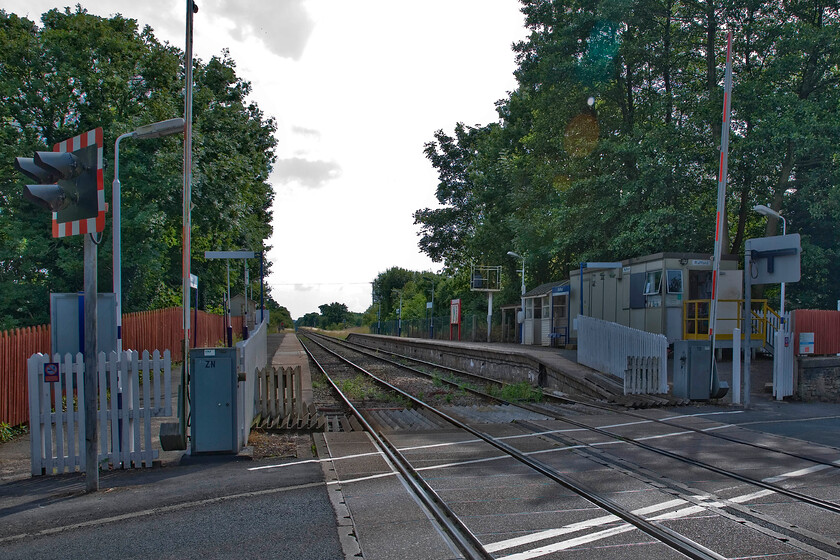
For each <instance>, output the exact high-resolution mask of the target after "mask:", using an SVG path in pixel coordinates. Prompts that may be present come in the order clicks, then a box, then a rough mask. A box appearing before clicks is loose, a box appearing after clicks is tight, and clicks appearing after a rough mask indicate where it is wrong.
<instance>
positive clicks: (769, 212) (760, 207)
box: [753, 204, 787, 324]
mask: <svg viewBox="0 0 840 560" xmlns="http://www.w3.org/2000/svg"><path fill="white" fill-rule="evenodd" d="M753 210H755V211H756V212H758V213H759V214H761V215H762V216H767V217H768V218H776V219H777V220H782V235H783V236H784V235H787V220H785V217H784V216H782V215H781V214H780V213H779V212H776V211H775V210H773V209H772V208H770V207H769V206H765V205H764V204H756V205H755V206H753ZM781 284H782V285H781V290H782V293H781V296H780V298H779V300H780V301H779V315H781V321H782V324H784V323H785V283H784V282H782V283H781Z"/></svg>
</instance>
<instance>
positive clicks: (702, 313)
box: [683, 299, 781, 346]
mask: <svg viewBox="0 0 840 560" xmlns="http://www.w3.org/2000/svg"><path fill="white" fill-rule="evenodd" d="M711 304H712V300H710V299H690V300H686V301H684V302H683V340H706V339H708V338H709V308H710V307H711ZM750 311H751V318H750V322H751V325H752V329H751V330H752V333H751V335H750V340H754V341H761V342H763V343H764V344H765V345H768V346H772V345H773V344H774V340H773V337H774V336H775V333H776V331H777V330H778V329H779V324H780V322H781V321H780V317H779V314H778V313H776V312H775V311H774V310H773V309H771V308H770V307H769V306H768V305H767V300H766V299H754V300H752V304H751V310H750ZM743 324H744V300H743V299H721V300H718V319H717V328H716V329H715V331H716V332H715V340H732V330H733V329H735V328H738V329H741V328H742V327H743ZM744 336H745V333H744V334H742V335H741V339H742V340H743V339H744Z"/></svg>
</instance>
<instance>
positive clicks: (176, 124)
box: [112, 118, 184, 355]
mask: <svg viewBox="0 0 840 560" xmlns="http://www.w3.org/2000/svg"><path fill="white" fill-rule="evenodd" d="M179 132H184V119H182V118H177V119H169V120H166V121H160V122H156V123H153V124H147V125H145V126H141V127H140V128H138V129H137V130H133V131H131V132H126V133H125V134H122V135H120V136H119V137H117V141H116V142H115V143H114V182H113V183H112V194H113V198H112V203H113V205H114V210H113V212H114V214H113V216H112V220H113V226H112V227H113V229H114V233H113V236H114V254H113V261H114V300H115V301H116V305H115V307H116V314H117V355H119V354H120V353H121V352H122V247H121V239H120V227H121V224H120V203H121V198H120V141H121V140H123V139H124V138H137V139H139V140H143V139H146V138H160V137H161V136H169V135H170V134H178V133H179Z"/></svg>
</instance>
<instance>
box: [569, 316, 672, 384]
mask: <svg viewBox="0 0 840 560" xmlns="http://www.w3.org/2000/svg"><path fill="white" fill-rule="evenodd" d="M577 322H578V353H577V357H578V362H580V363H581V364H583V365H585V366H588V367H591V368H592V369H596V370H598V371H601V372H604V373H610V374H612V375H615V376H616V377H619V378H620V379H623V380H625V394H627V391H628V389H630V388H631V387H632V389H630V390H633V391H638V390H639V388H640V387H641V386H643V385H644V386H647V387H650V389H649V391H648V392H649V393H667V392H668V339H667V338H666V337H665V335H662V334H654V333H649V332H645V331H641V330H639V329H632V328H630V327H625V326H624V325H619V324H617V323H611V322H609V321H603V320H601V319H595V318H593V317H587V316H585V315H579V316H578V318H577ZM629 357H642V358H646V357H654V358H658V362H659V363H658V366H659V367H658V375H657V377H658V379H656V380H655V381H651V380H646V381H637V380H632V379H631V380H628V379H627V374H626V372H627V371H628V370H627V363H628V362H627V358H629ZM630 371H637V372H640V374H641V373H642V372H643V373H644V375H645V376H648V377H649V376H650V374H651V372H650V370H649V369H637V370H630Z"/></svg>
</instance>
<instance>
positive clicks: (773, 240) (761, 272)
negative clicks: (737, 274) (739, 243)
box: [744, 233, 802, 285]
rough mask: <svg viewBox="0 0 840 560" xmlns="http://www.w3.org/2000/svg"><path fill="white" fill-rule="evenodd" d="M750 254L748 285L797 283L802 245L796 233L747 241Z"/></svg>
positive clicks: (746, 245)
mask: <svg viewBox="0 0 840 560" xmlns="http://www.w3.org/2000/svg"><path fill="white" fill-rule="evenodd" d="M744 249H745V251H746V252H749V253H750V271H749V272H750V283H751V284H752V285H756V284H781V283H782V282H799V278H800V276H801V271H800V255H801V254H802V244H801V240H800V237H799V234H798V233H793V234H791V235H775V236H773V237H758V238H755V239H747V241H746V243H745V246H744Z"/></svg>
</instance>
